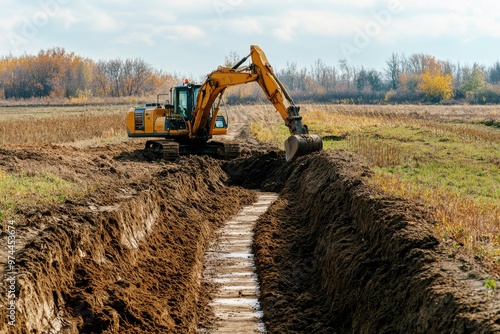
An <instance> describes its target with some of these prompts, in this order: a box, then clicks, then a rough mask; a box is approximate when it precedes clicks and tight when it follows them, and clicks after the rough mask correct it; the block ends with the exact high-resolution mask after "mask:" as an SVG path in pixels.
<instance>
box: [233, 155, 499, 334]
mask: <svg viewBox="0 0 500 334" xmlns="http://www.w3.org/2000/svg"><path fill="white" fill-rule="evenodd" d="M280 161H281V162H280ZM280 163H281V165H280ZM269 166H274V168H275V170H273V171H270V170H269ZM226 170H227V171H228V172H229V174H231V175H232V176H233V179H234V180H235V181H236V182H239V183H241V184H246V185H248V186H255V187H258V188H262V189H264V190H274V191H276V190H281V194H280V200H279V201H277V202H276V203H275V204H274V205H273V206H272V207H271V208H270V211H269V212H268V213H267V214H266V215H264V216H263V217H262V218H261V219H260V221H259V222H258V225H257V228H256V231H255V232H256V237H255V241H254V246H253V247H254V252H255V256H256V265H257V271H258V274H259V279H260V283H261V292H262V294H261V305H262V307H263V310H264V320H265V322H266V326H267V329H268V330H269V331H270V332H275V331H277V332H279V331H284V332H289V333H299V332H315V333H331V332H338V333H464V332H481V333H493V332H497V331H499V330H500V327H499V325H500V316H499V314H500V313H499V307H498V306H499V305H498V301H495V300H494V299H492V298H489V297H488V296H487V293H486V291H485V289H484V287H482V283H481V281H480V280H479V279H478V278H477V277H476V278H471V275H469V273H468V272H467V271H466V270H465V269H463V268H464V267H466V266H465V265H464V263H460V262H454V261H452V260H451V259H450V258H449V256H448V255H447V254H446V253H445V252H444V250H443V249H442V248H441V246H440V244H439V242H438V240H437V239H436V237H435V236H434V235H433V232H432V225H433V224H434V222H433V221H432V219H431V218H430V214H429V213H428V212H427V209H426V208H425V207H423V206H422V205H419V204H418V203H410V202H409V201H406V200H403V199H400V198H391V197H387V196H384V195H381V194H379V193H377V192H375V191H373V190H372V189H370V188H369V187H368V186H366V185H365V184H364V178H365V177H369V175H370V173H371V172H370V170H369V169H368V168H365V167H363V166H361V165H360V164H359V162H358V161H357V160H356V159H355V158H353V157H352V156H350V155H349V154H346V153H342V152H322V153H319V154H314V155H312V156H308V157H302V158H299V159H297V161H295V162H293V163H290V164H286V163H284V162H283V160H282V157H280V156H279V155H277V156H272V155H269V154H267V155H263V156H261V157H259V158H250V159H247V160H246V161H239V162H232V163H230V164H228V165H227V166H226ZM247 173H253V174H254V176H253V177H252V178H251V180H248V178H240V175H245V174H247Z"/></svg>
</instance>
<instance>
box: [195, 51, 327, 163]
mask: <svg viewBox="0 0 500 334" xmlns="http://www.w3.org/2000/svg"><path fill="white" fill-rule="evenodd" d="M250 57H251V59H252V63H251V64H250V65H248V66H243V67H240V66H241V65H242V64H243V63H244V62H245V61H246V60H247V59H248V58H250ZM254 81H256V82H257V83H258V84H259V85H260V87H261V88H262V90H263V91H264V93H265V95H266V97H267V99H268V100H269V101H270V102H271V103H272V104H273V105H274V107H275V108H276V111H277V112H278V113H279V114H280V115H281V118H282V119H283V121H284V122H285V125H286V126H287V127H288V129H289V130H290V134H291V137H289V138H288V139H287V140H286V141H285V151H286V159H287V160H291V159H293V158H294V157H296V156H299V155H305V154H309V153H311V152H315V151H320V150H321V149H322V146H323V144H322V141H321V138H320V137H319V136H316V135H309V131H308V129H307V126H306V125H304V124H302V116H300V115H299V111H300V107H299V106H297V105H296V104H295V103H294V101H293V99H292V98H291V96H290V94H289V93H288V91H287V90H286V88H285V87H284V86H283V84H282V83H281V82H280V81H279V79H278V78H277V77H276V75H275V74H274V71H273V68H272V66H271V65H270V63H269V61H268V60H267V58H266V55H265V54H264V52H263V51H262V49H261V48H260V47H258V46H256V45H252V46H251V47H250V54H249V55H248V56H246V57H244V58H243V59H242V60H240V61H239V62H238V63H237V64H235V65H234V66H233V67H231V68H229V67H219V68H218V69H217V70H215V71H213V72H212V73H210V74H209V75H208V76H207V79H206V80H205V82H204V83H203V85H202V86H201V88H200V93H199V94H198V98H197V101H196V107H195V109H194V111H193V114H192V120H193V122H192V127H191V135H192V136H193V137H199V136H201V135H205V132H208V133H206V135H208V136H209V137H210V136H211V134H212V131H213V129H214V126H215V119H216V117H215V116H216V115H217V112H218V109H219V104H220V101H221V99H222V95H223V94H224V91H225V89H226V88H227V87H229V86H235V85H240V84H246V83H249V82H254ZM212 106H215V107H214V110H212ZM211 112H212V113H213V115H212V116H213V117H212V118H211V122H210V124H208V121H209V119H210V113H211ZM207 129H208V130H207Z"/></svg>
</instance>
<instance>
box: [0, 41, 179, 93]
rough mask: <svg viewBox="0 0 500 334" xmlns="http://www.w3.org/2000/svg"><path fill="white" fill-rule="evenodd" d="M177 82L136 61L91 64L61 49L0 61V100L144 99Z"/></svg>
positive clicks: (174, 78)
mask: <svg viewBox="0 0 500 334" xmlns="http://www.w3.org/2000/svg"><path fill="white" fill-rule="evenodd" d="M177 81H178V79H177V78H176V77H175V76H174V75H171V74H168V73H165V72H163V71H160V70H157V69H154V68H153V67H152V66H151V65H149V64H148V63H146V62H145V61H144V60H142V59H139V58H137V59H125V60H123V59H112V60H99V61H93V60H91V59H88V58H82V57H80V56H78V55H76V54H75V53H73V52H67V51H66V50H65V49H62V48H52V49H48V50H42V51H40V52H39V53H38V54H37V55H24V56H21V57H4V58H1V59H0V98H6V99H12V98H13V99H26V98H32V97H63V98H74V97H77V98H88V97H122V96H145V95H150V94H155V93H156V92H158V91H166V90H167V89H168V88H169V87H171V86H172V85H173V84H174V83H175V82H177Z"/></svg>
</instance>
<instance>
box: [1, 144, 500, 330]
mask: <svg viewBox="0 0 500 334" xmlns="http://www.w3.org/2000/svg"><path fill="white" fill-rule="evenodd" d="M139 145H140V144H136V145H135V146H133V145H130V144H117V145H110V146H104V147H100V148H92V149H75V148H68V147H52V146H48V147H41V148H32V149H26V148H22V149H21V148H10V149H5V150H2V151H1V152H0V155H1V156H2V157H3V158H4V159H0V161H1V164H0V165H1V166H2V168H4V169H5V170H7V171H8V170H14V171H22V170H23V169H29V168H35V167H36V166H38V165H44V166H45V167H44V168H45V169H47V170H51V171H53V172H54V173H55V172H56V170H58V169H60V173H61V175H62V174H64V173H67V175H66V177H68V178H69V177H74V175H73V174H71V173H69V172H67V171H68V170H70V169H71V170H72V171H73V173H74V174H78V175H80V176H83V177H87V178H95V179H96V180H97V181H99V182H100V183H101V184H102V185H103V186H101V187H98V188H97V189H96V190H95V191H93V192H92V193H91V195H88V196H85V197H83V198H81V199H79V200H77V201H71V200H67V201H66V202H65V203H61V204H58V205H52V206H50V207H44V208H31V209H30V208H26V209H25V210H24V211H22V212H20V213H19V216H18V218H17V219H19V221H17V224H18V226H19V227H18V228H17V231H16V232H17V235H18V239H17V252H16V262H17V272H18V274H17V276H16V277H17V282H16V284H17V287H16V296H17V300H16V324H15V326H9V325H8V323H7V321H2V322H1V326H2V327H0V332H5V333H9V332H12V333H28V332H30V333H49V332H52V333H57V332H60V333H77V332H82V333H101V332H108V333H139V332H143V333H196V332H199V331H200V327H206V328H207V330H208V331H210V326H211V325H212V324H211V322H210V319H211V318H212V317H213V314H212V313H213V310H211V309H210V307H209V305H210V299H211V298H213V288H214V287H213V286H207V285H206V284H205V283H203V280H202V279H201V277H200V276H201V273H202V267H203V262H202V259H203V254H204V253H205V251H206V250H207V247H208V245H209V243H210V240H211V239H213V237H214V235H215V234H216V233H215V232H216V230H217V229H218V228H219V227H220V226H222V225H223V223H224V222H225V221H226V220H228V219H229V218H230V217H231V216H233V215H234V214H236V212H238V210H239V209H240V208H241V207H242V206H244V205H246V204H249V203H251V202H252V201H254V200H255V195H254V193H253V192H251V191H250V190H248V189H250V188H254V189H261V190H263V191H273V192H278V193H279V194H280V196H279V199H278V200H277V201H276V202H275V203H274V204H273V205H272V206H271V207H270V209H269V210H268V211H267V213H265V214H264V215H263V216H261V218H260V219H259V220H258V222H257V225H256V227H255V238H254V242H253V251H254V260H255V263H256V267H257V273H258V278H259V283H260V292H261V293H260V304H261V307H262V309H263V313H264V317H263V319H264V323H265V327H266V331H267V332H270V333H384V332H385V333H464V332H478V333H494V332H500V327H499V326H500V315H499V314H500V306H499V301H498V297H497V296H491V295H488V293H487V291H486V289H485V288H484V286H483V284H482V282H481V278H482V276H481V273H480V272H478V270H477V269H476V268H474V266H473V265H472V264H471V263H469V262H468V261H467V260H466V259H452V258H450V256H449V255H447V254H446V252H445V251H444V250H443V249H442V248H441V246H440V244H439V242H438V240H437V239H436V238H435V237H434V236H433V234H432V231H431V227H430V224H432V223H433V222H432V220H431V219H430V218H429V217H430V216H429V214H428V212H426V209H425V208H424V207H422V206H421V205H418V203H410V202H407V201H404V200H402V199H398V198H388V197H385V196H383V195H380V194H377V193H376V192H374V191H373V190H372V189H370V188H369V187H368V186H367V185H365V181H364V179H365V178H367V177H369V176H370V171H369V170H368V169H367V168H365V167H363V166H362V165H360V164H359V163H358V162H357V160H356V159H355V158H354V157H352V156H350V155H347V154H345V153H340V152H323V153H320V154H313V155H311V156H307V157H301V158H299V159H297V160H296V161H294V162H292V163H286V162H285V160H284V156H283V153H282V152H274V151H270V150H267V149H266V150H265V151H264V152H258V150H255V149H254V148H249V149H248V150H247V151H246V156H245V157H242V158H239V159H236V160H232V161H230V162H222V161H218V160H214V159H211V158H208V157H183V158H181V159H180V161H178V162H177V163H162V162H159V161H156V160H151V159H149V158H148V157H147V156H144V155H142V154H141V153H140V149H138V148H139ZM250 152H252V153H250ZM2 228H3V227H2ZM1 238H2V240H4V239H5V240H6V238H7V233H6V231H5V230H2V236H1ZM2 244H4V243H3V241H2ZM2 251H4V250H2ZM3 258H4V256H3V255H2V259H3ZM2 268H3V270H4V272H3V273H2V276H3V279H2V282H1V284H2V286H1V287H0V288H1V290H2V291H7V287H6V285H7V284H8V283H7V282H6V279H5V278H6V277H7V274H6V272H5V269H6V268H7V266H6V264H3V265H2ZM0 300H1V303H2V305H3V306H2V308H1V310H0V313H1V314H0V315H1V317H2V319H3V320H4V319H7V316H8V310H7V308H6V306H7V305H8V304H7V303H8V298H7V294H5V293H2V295H1V296H0Z"/></svg>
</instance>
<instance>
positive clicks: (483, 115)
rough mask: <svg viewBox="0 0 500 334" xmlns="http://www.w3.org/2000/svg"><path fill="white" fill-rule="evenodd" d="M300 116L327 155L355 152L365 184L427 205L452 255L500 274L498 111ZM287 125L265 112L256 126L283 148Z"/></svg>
mask: <svg viewBox="0 0 500 334" xmlns="http://www.w3.org/2000/svg"><path fill="white" fill-rule="evenodd" d="M302 114H303V116H304V123H306V124H308V125H309V129H310V131H311V132H312V133H315V134H319V135H320V136H322V137H323V138H324V148H325V149H328V150H329V149H341V150H347V151H350V152H353V153H355V154H357V155H359V156H360V157H361V158H362V159H363V160H364V162H365V163H366V164H367V165H369V166H370V167H372V169H373V171H374V175H373V177H371V178H368V179H367V182H369V183H370V184H372V185H373V186H374V187H376V188H377V189H378V190H379V191H381V192H383V193H385V194H390V195H394V196H400V197H405V198H411V199H413V200H417V201H420V202H422V203H423V204H424V205H425V206H426V207H429V208H430V209H431V211H432V213H433V216H434V218H435V221H436V224H435V231H436V233H437V234H438V235H439V237H440V239H441V240H442V241H443V242H444V243H445V244H447V245H448V246H449V252H450V253H455V252H466V253H467V254H469V255H471V256H474V257H476V258H477V259H480V260H481V261H482V262H483V264H484V265H485V266H486V267H487V268H489V269H490V270H492V272H496V273H497V274H498V273H500V108H498V107H496V106H485V107H471V106H337V105H310V106H305V107H303V108H302ZM269 123H270V124H272V125H271V126H270V127H269V126H267V124H269ZM282 123H283V122H282V121H281V120H280V119H279V117H277V116H276V115H275V114H274V113H269V112H268V113H265V114H262V115H260V117H256V118H255V119H254V122H253V123H252V124H251V128H252V131H253V133H254V134H255V135H256V136H257V137H258V138H259V139H260V140H262V141H266V142H269V143H272V144H274V145H276V146H277V147H281V146H282V143H283V141H284V140H285V139H286V138H287V136H288V130H287V128H286V127H285V126H284V125H283V124H282Z"/></svg>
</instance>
